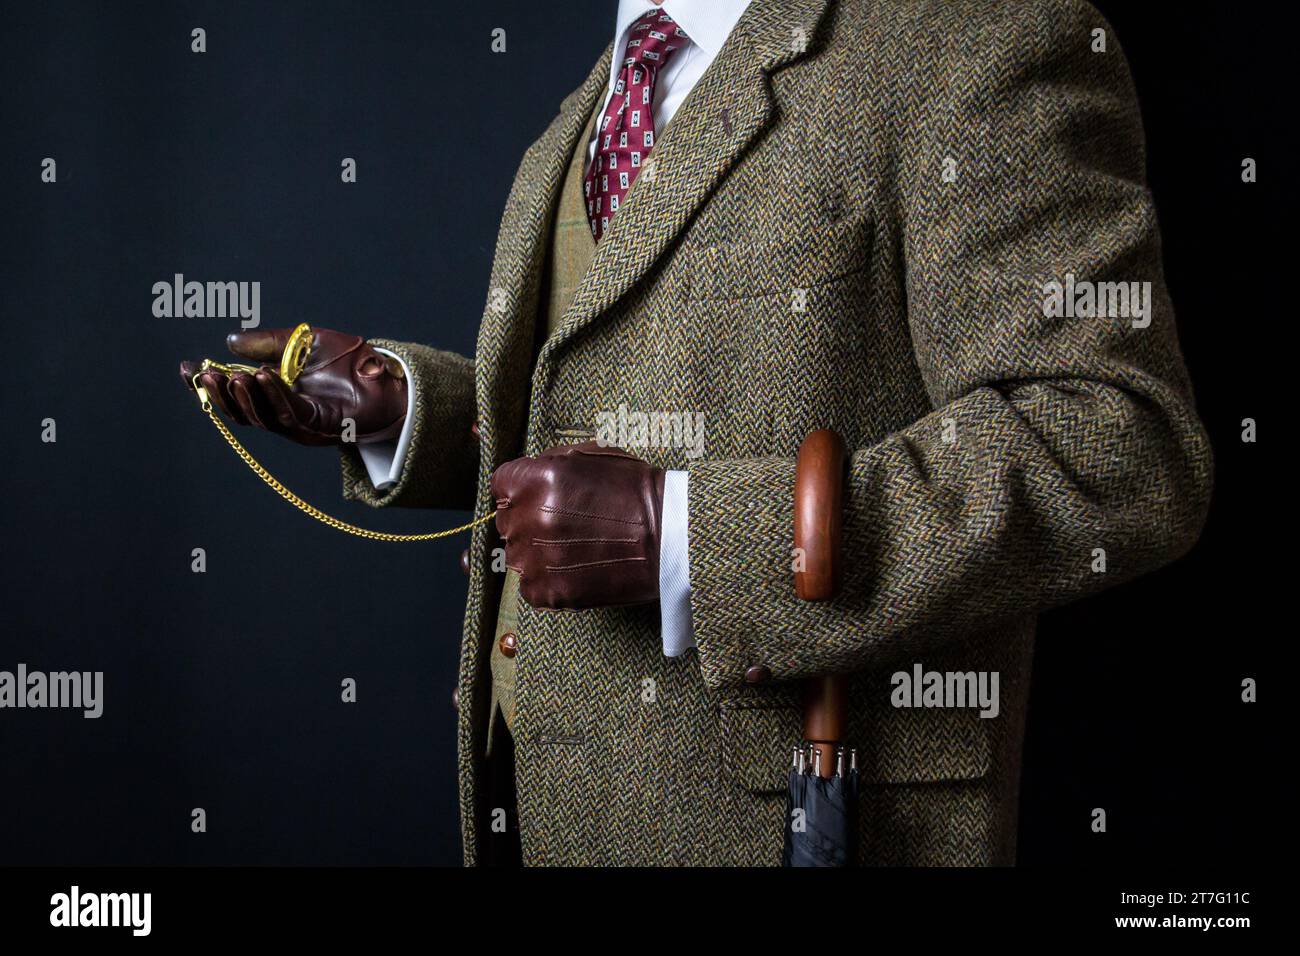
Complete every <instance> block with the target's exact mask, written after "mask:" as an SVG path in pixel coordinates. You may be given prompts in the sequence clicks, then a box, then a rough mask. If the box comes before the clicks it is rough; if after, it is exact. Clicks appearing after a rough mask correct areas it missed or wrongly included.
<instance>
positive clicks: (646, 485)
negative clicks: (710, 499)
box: [492, 441, 664, 608]
mask: <svg viewBox="0 0 1300 956" xmlns="http://www.w3.org/2000/svg"><path fill="white" fill-rule="evenodd" d="M492 495H493V497H494V498H496V508H497V517H496V522H497V530H498V531H500V532H501V538H502V540H503V541H504V542H505V546H506V566H507V567H509V568H513V569H514V570H516V571H518V572H519V575H520V579H519V592H520V594H522V595H523V597H524V600H525V601H527V602H528V603H529V604H531V605H533V606H534V607H549V608H591V607H614V606H618V605H625V604H646V603H649V602H651V601H657V600H658V599H659V528H660V518H661V516H662V513H663V500H664V472H663V470H662V469H660V468H654V467H651V466H650V465H649V464H648V463H646V462H644V461H642V460H641V459H639V458H635V457H633V456H632V455H629V454H628V453H627V452H625V451H623V450H622V449H621V448H612V447H604V448H602V447H601V446H600V445H598V444H597V443H596V442H594V441H589V442H583V443H582V444H581V445H564V446H561V447H559V448H552V449H550V450H548V451H544V452H542V454H540V455H538V456H537V457H536V458H516V459H515V460H514V461H508V462H506V463H505V464H504V465H502V466H501V467H500V468H498V469H497V470H496V472H495V473H494V474H493V475H492Z"/></svg>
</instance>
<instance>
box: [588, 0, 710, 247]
mask: <svg viewBox="0 0 1300 956" xmlns="http://www.w3.org/2000/svg"><path fill="white" fill-rule="evenodd" d="M688 42H690V37H688V36H687V35H686V34H685V33H683V32H682V28H681V27H679V26H678V25H677V24H675V23H674V22H673V18H672V17H670V16H669V15H668V14H666V13H664V12H663V11H662V10H650V11H648V12H647V13H645V14H643V15H642V16H641V17H640V18H639V19H637V21H636V22H635V23H633V24H632V29H631V31H630V32H629V33H628V36H627V59H625V60H624V61H623V71H622V72H621V73H620V74H619V77H618V82H616V83H615V84H614V94H613V95H612V96H611V97H610V98H609V105H608V106H607V107H605V115H604V116H603V117H602V118H601V121H600V132H599V133H598V134H597V136H596V155H595V156H594V157H592V160H591V166H590V167H589V168H588V169H587V180H586V182H585V184H584V185H583V195H585V196H586V198H587V219H588V221H589V222H590V223H591V234H592V236H594V237H595V239H596V241H597V242H599V241H600V237H601V236H603V235H604V234H605V230H607V229H608V228H609V221H610V220H611V219H613V218H614V214H615V213H617V212H618V210H619V207H620V206H622V205H623V197H624V196H626V195H627V191H628V190H629V189H631V188H632V183H633V182H635V181H636V174H637V173H638V172H640V171H641V165H642V163H644V162H645V160H646V157H648V156H649V155H650V150H651V149H652V148H653V147H654V144H655V120H654V112H653V109H652V107H653V105H654V98H655V77H656V76H658V75H659V71H660V70H661V69H663V68H664V66H665V65H667V63H668V61H669V60H670V59H671V58H672V56H673V54H674V53H675V52H676V51H677V50H679V49H681V48H682V47H684V46H685V45H686V44H687V43H688Z"/></svg>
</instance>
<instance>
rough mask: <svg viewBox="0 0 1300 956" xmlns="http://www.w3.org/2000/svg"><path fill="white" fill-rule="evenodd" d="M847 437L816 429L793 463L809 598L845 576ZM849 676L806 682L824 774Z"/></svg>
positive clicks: (807, 710) (811, 734)
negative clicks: (845, 464) (843, 539)
mask: <svg viewBox="0 0 1300 956" xmlns="http://www.w3.org/2000/svg"><path fill="white" fill-rule="evenodd" d="M844 460H845V450H844V440H843V439H842V438H840V436H839V435H837V434H836V433H835V432H833V431H831V430H830V429H825V428H824V429H820V430H819V431H815V432H811V433H810V434H809V435H808V437H807V438H805V439H804V440H803V444H801V445H800V446H799V457H798V458H797V459H796V461H795V468H794V546H795V547H796V548H798V549H800V552H801V556H802V558H803V563H802V567H803V570H801V571H796V572H795V574H794V587H795V593H796V594H798V595H799V597H800V598H801V599H802V600H805V601H829V600H830V599H831V598H833V597H834V596H835V595H836V593H837V592H838V591H839V589H840V581H841V579H842V576H843V569H842V559H841V554H840V538H841V536H842V529H843V520H844V517H843V516H844ZM847 716H848V682H847V681H846V680H845V678H844V677H843V676H839V675H836V676H831V677H812V678H809V679H808V680H807V681H805V682H804V708H803V734H804V737H805V738H806V739H807V740H808V742H809V743H811V744H812V745H813V747H814V748H816V750H817V752H818V753H819V754H820V755H821V775H822V776H823V777H830V776H831V775H832V774H833V773H834V772H835V749H836V745H837V744H839V742H840V741H841V740H843V739H844V730H845V723H846V722H847Z"/></svg>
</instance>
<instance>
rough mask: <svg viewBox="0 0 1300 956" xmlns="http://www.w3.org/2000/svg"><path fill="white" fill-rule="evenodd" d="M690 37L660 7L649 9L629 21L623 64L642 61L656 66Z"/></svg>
mask: <svg viewBox="0 0 1300 956" xmlns="http://www.w3.org/2000/svg"><path fill="white" fill-rule="evenodd" d="M690 40H691V38H690V37H688V36H687V35H686V33H685V31H684V30H682V28H681V27H679V26H678V25H677V24H676V23H675V22H674V21H673V18H672V17H670V16H669V15H668V14H666V13H664V12H663V11H662V10H649V11H647V12H646V13H643V14H642V15H641V16H640V17H638V18H637V19H636V21H635V22H634V23H633V24H632V29H631V30H630V31H629V32H628V35H627V59H625V60H624V61H623V65H624V66H634V65H638V64H641V63H644V64H645V65H646V66H652V67H654V68H655V69H656V71H657V70H658V69H659V67H661V66H663V65H664V64H665V63H667V62H668V59H669V57H671V56H672V55H673V54H674V53H676V52H677V51H678V50H680V49H681V48H682V47H684V46H685V45H686V44H687V43H689V42H690Z"/></svg>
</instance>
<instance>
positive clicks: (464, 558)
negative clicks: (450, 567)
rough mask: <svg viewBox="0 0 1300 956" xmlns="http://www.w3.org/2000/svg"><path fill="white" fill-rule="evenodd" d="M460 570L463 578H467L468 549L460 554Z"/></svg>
mask: <svg viewBox="0 0 1300 956" xmlns="http://www.w3.org/2000/svg"><path fill="white" fill-rule="evenodd" d="M460 569H461V571H463V572H464V573H465V577H469V548H466V549H465V550H464V551H462V552H461V553H460Z"/></svg>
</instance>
